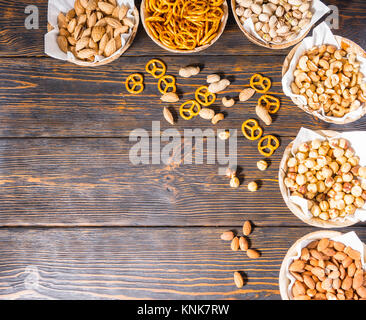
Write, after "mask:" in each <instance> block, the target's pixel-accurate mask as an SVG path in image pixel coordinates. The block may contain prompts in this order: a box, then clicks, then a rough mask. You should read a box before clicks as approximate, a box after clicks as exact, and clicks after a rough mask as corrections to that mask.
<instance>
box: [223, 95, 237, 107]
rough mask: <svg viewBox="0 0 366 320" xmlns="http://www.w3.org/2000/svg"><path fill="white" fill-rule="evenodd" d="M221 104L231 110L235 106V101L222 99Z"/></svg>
mask: <svg viewBox="0 0 366 320" xmlns="http://www.w3.org/2000/svg"><path fill="white" fill-rule="evenodd" d="M221 102H222V104H223V106H224V107H226V108H231V107H232V106H233V105H234V104H235V100H234V99H233V98H231V99H228V98H226V97H223V98H222V100H221Z"/></svg>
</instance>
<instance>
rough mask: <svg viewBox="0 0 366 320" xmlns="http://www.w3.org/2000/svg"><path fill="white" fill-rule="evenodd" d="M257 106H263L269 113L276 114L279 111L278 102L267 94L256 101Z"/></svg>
mask: <svg viewBox="0 0 366 320" xmlns="http://www.w3.org/2000/svg"><path fill="white" fill-rule="evenodd" d="M258 104H259V105H262V106H264V107H265V108H266V109H267V111H268V112H269V113H277V112H278V110H279V109H280V100H279V99H278V98H276V97H274V96H271V95H269V94H264V95H263V96H261V97H260V98H259V99H258Z"/></svg>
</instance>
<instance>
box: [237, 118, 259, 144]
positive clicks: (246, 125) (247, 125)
mask: <svg viewBox="0 0 366 320" xmlns="http://www.w3.org/2000/svg"><path fill="white" fill-rule="evenodd" d="M241 131H242V132H243V135H244V137H245V138H247V139H248V140H257V139H259V138H260V137H261V136H262V134H263V129H262V128H261V127H260V126H259V124H258V121H257V120H255V119H248V120H246V121H244V122H243V124H242V126H241Z"/></svg>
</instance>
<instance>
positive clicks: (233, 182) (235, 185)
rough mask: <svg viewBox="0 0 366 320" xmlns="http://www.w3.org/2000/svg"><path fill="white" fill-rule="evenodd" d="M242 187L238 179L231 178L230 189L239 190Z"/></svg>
mask: <svg viewBox="0 0 366 320" xmlns="http://www.w3.org/2000/svg"><path fill="white" fill-rule="evenodd" d="M239 186H240V181H239V179H238V177H235V176H234V177H231V179H230V187H232V188H238V187H239Z"/></svg>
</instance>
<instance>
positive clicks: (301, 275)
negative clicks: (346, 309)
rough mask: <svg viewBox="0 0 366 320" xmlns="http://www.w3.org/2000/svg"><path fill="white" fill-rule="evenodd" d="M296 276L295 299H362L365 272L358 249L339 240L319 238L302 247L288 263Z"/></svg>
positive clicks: (365, 289)
mask: <svg viewBox="0 0 366 320" xmlns="http://www.w3.org/2000/svg"><path fill="white" fill-rule="evenodd" d="M288 271H289V272H290V274H291V275H292V276H293V277H294V278H295V279H296V280H295V282H294V283H293V285H292V287H291V288H290V290H291V293H292V296H293V299H295V300H365V299H366V287H365V278H366V272H365V271H364V270H363V266H362V262H361V253H360V252H359V251H357V250H355V249H353V248H351V247H349V246H346V245H345V244H343V243H342V242H337V241H333V240H330V239H328V238H322V239H319V240H314V241H312V242H310V243H309V244H308V245H307V246H306V247H304V248H302V250H301V255H300V257H299V258H298V259H294V260H293V261H292V263H291V264H290V265H289V267H288Z"/></svg>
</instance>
